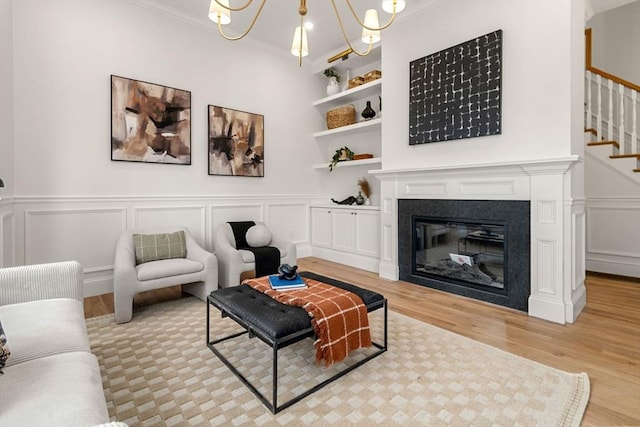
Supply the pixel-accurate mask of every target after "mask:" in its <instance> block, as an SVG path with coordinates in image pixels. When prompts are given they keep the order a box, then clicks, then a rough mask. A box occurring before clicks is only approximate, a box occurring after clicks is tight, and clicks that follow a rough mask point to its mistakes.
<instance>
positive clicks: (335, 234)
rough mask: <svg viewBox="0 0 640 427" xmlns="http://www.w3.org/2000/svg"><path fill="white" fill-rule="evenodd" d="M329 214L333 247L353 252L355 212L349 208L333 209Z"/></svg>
mask: <svg viewBox="0 0 640 427" xmlns="http://www.w3.org/2000/svg"><path fill="white" fill-rule="evenodd" d="M331 216H332V219H333V222H332V225H333V229H332V233H331V237H332V240H333V249H336V250H339V251H347V252H353V251H354V249H355V247H354V233H355V231H354V223H355V212H354V211H352V210H349V209H333V211H332V214H331Z"/></svg>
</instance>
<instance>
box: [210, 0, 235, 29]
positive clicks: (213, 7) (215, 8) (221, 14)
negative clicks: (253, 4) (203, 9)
mask: <svg viewBox="0 0 640 427" xmlns="http://www.w3.org/2000/svg"><path fill="white" fill-rule="evenodd" d="M218 2H220V4H222V5H223V6H224V7H223V6H220V4H218V3H217V2H216V0H211V3H210V4H209V19H211V20H212V21H213V22H215V23H216V24H217V23H218V21H220V24H222V25H227V24H229V23H231V11H230V10H229V0H218ZM225 8H226V9H225Z"/></svg>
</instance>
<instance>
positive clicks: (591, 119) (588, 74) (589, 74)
mask: <svg viewBox="0 0 640 427" xmlns="http://www.w3.org/2000/svg"><path fill="white" fill-rule="evenodd" d="M591 114H593V112H592V107H591V71H589V70H587V123H586V124H585V128H587V129H592V128H593V126H592V125H591V122H592V121H593V118H592V117H591Z"/></svg>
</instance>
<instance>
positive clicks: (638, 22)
mask: <svg viewBox="0 0 640 427" xmlns="http://www.w3.org/2000/svg"><path fill="white" fill-rule="evenodd" d="M587 27H588V28H591V29H592V59H591V63H592V65H593V66H594V67H596V68H599V69H601V70H603V71H606V72H608V73H611V74H613V75H616V76H618V77H622V78H623V79H625V80H628V81H630V82H632V83H635V84H637V85H640V0H636V1H634V2H632V3H629V4H626V5H624V6H621V7H618V8H615V9H611V10H608V11H606V12H603V13H600V14H597V15H595V16H594V17H593V18H591V19H590V20H589V21H588V22H587Z"/></svg>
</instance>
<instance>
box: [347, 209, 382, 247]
mask: <svg viewBox="0 0 640 427" xmlns="http://www.w3.org/2000/svg"><path fill="white" fill-rule="evenodd" d="M353 217H354V219H355V227H354V230H355V236H354V237H355V239H354V245H355V252H356V253H359V254H362V255H367V256H371V257H376V258H377V257H379V256H380V212H377V211H356V212H354V215H353Z"/></svg>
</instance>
